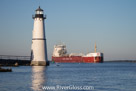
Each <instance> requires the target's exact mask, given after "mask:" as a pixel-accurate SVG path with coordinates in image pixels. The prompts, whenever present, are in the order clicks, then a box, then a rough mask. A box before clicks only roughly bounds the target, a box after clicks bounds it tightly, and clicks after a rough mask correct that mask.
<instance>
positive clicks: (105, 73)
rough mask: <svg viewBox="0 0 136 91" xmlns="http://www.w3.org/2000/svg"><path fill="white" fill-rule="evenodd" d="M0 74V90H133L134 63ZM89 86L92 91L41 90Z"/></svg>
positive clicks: (27, 69) (26, 69)
mask: <svg viewBox="0 0 136 91" xmlns="http://www.w3.org/2000/svg"><path fill="white" fill-rule="evenodd" d="M12 69H13V72H6V73H2V72H1V73H0V91H136V63H127V62H121V63H119V62H113V63H98V64H91V63H90V64H85V63H80V64H79V63H73V64H72V63H67V64H66V63H65V64H64V63H61V64H50V66H48V67H46V68H45V67H41V66H33V67H31V66H20V67H13V68H12ZM47 86H48V87H56V86H65V87H66V86H67V87H68V86H82V87H84V86H91V87H93V89H91V90H87V89H82V90H81V89H78V90H76V89H67V90H61V89H55V90H44V89H43V87H47Z"/></svg>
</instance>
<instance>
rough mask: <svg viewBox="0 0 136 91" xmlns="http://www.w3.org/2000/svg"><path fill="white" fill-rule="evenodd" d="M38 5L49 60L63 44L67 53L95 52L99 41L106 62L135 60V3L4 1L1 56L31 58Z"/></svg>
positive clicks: (1, 7) (122, 0)
mask: <svg viewBox="0 0 136 91" xmlns="http://www.w3.org/2000/svg"><path fill="white" fill-rule="evenodd" d="M39 5H40V6H41V8H42V9H43V10H44V13H45V14H46V15H47V19H46V20H45V29H46V38H47V48H48V57H49V59H51V54H52V51H53V46H54V45H55V44H58V43H60V42H61V43H65V44H66V45H67V50H68V53H71V52H74V53H85V54H86V53H88V52H93V51H94V44H95V42H96V43H97V49H98V51H100V52H103V53H104V58H105V60H117V59H121V60H123V59H133V60H134V59H136V0H1V1H0V55H21V56H29V55H30V51H31V40H32V30H33V19H32V14H34V13H35V10H36V9H37V8H38V6H39Z"/></svg>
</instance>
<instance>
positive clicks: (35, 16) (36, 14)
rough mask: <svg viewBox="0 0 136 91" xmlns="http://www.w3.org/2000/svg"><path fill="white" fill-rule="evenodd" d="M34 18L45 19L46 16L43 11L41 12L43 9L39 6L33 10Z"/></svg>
mask: <svg viewBox="0 0 136 91" xmlns="http://www.w3.org/2000/svg"><path fill="white" fill-rule="evenodd" d="M34 18H43V19H46V16H44V13H43V10H42V9H41V8H40V6H39V8H38V9H36V10H35V15H34V16H33V19H34Z"/></svg>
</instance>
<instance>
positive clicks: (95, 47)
mask: <svg viewBox="0 0 136 91" xmlns="http://www.w3.org/2000/svg"><path fill="white" fill-rule="evenodd" d="M96 50H97V46H96V43H95V46H94V52H95V53H96Z"/></svg>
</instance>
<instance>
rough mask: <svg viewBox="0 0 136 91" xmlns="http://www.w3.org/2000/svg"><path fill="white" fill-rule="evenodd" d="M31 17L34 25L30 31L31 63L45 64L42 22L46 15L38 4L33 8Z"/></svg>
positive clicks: (45, 50)
mask: <svg viewBox="0 0 136 91" xmlns="http://www.w3.org/2000/svg"><path fill="white" fill-rule="evenodd" d="M33 19H34V27H33V31H32V47H31V65H32V66H46V62H47V60H48V57H47V45H46V36H45V23H44V19H46V16H45V15H44V12H43V10H42V9H41V8H40V6H39V8H38V9H36V10H35V15H33Z"/></svg>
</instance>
